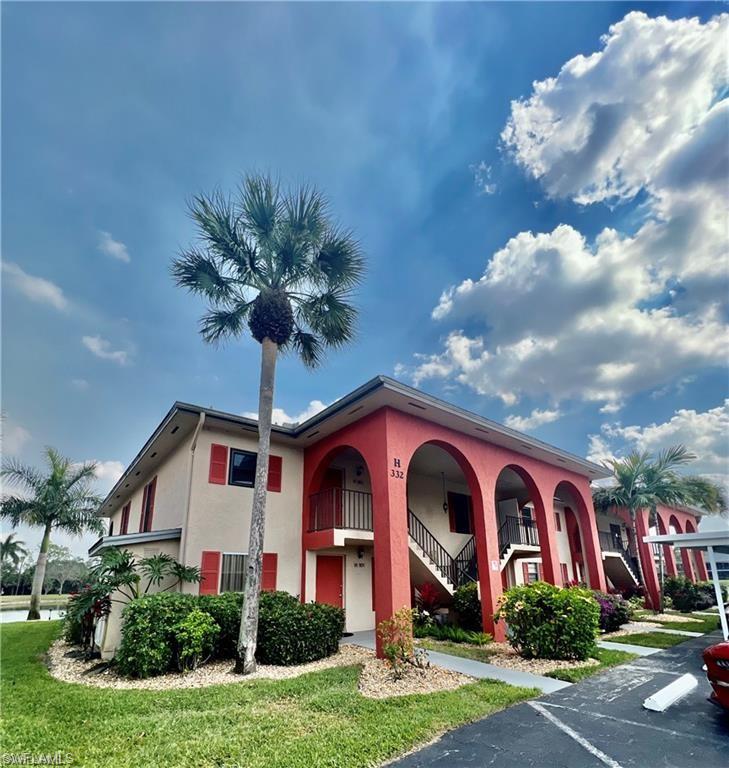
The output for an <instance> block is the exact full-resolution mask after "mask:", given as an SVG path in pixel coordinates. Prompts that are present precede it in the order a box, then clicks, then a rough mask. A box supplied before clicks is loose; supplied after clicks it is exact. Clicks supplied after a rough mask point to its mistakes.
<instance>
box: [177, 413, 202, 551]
mask: <svg viewBox="0 0 729 768" xmlns="http://www.w3.org/2000/svg"><path fill="white" fill-rule="evenodd" d="M204 424H205V411H202V412H201V413H200V417H199V418H198V420H197V426H196V427H195V432H194V433H193V435H192V443H190V461H189V463H188V470H187V498H186V500H185V520H184V522H183V525H182V540H181V541H180V562H181V563H182V564H183V565H187V528H188V526H189V524H190V506H191V505H190V502H191V498H192V470H193V467H194V465H195V448H196V447H197V438H198V435H199V434H200V431H201V430H202V428H203V425H204Z"/></svg>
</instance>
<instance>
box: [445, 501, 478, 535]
mask: <svg viewBox="0 0 729 768" xmlns="http://www.w3.org/2000/svg"><path fill="white" fill-rule="evenodd" d="M448 517H449V519H450V524H451V532H452V533H473V521H472V517H473V515H472V511H471V497H470V496H467V495H466V494H465V493H449V494H448Z"/></svg>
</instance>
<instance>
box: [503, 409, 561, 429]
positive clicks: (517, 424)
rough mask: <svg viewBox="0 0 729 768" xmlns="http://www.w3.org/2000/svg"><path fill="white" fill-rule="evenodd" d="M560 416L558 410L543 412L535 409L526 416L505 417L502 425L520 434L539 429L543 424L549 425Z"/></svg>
mask: <svg viewBox="0 0 729 768" xmlns="http://www.w3.org/2000/svg"><path fill="white" fill-rule="evenodd" d="M560 416H562V414H561V412H560V411H559V410H543V411H540V410H539V409H538V408H535V409H534V410H533V411H532V412H531V413H530V414H529V415H528V416H507V417H506V419H504V424H506V426H507V427H511V428H512V429H518V430H519V431H520V432H529V431H530V430H532V429H536V428H537V427H541V426H542V425H543V424H550V423H551V422H553V421H557V419H559V418H560Z"/></svg>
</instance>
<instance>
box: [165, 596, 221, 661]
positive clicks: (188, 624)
mask: <svg viewBox="0 0 729 768" xmlns="http://www.w3.org/2000/svg"><path fill="white" fill-rule="evenodd" d="M174 631H175V644H176V650H177V654H176V655H177V667H178V669H179V670H180V671H181V672H187V671H190V670H193V669H197V666H198V664H199V663H200V662H201V661H202V662H205V661H207V659H208V658H210V656H211V655H212V653H213V651H214V650H215V641H216V639H217V637H218V635H219V634H220V627H219V626H218V625H217V623H216V622H215V619H213V617H212V616H211V615H210V614H209V613H205V611H201V610H200V609H199V608H193V609H192V610H191V611H190V613H188V614H187V616H185V618H184V619H182V620H181V621H180V622H179V623H178V624H176V625H175V630H174Z"/></svg>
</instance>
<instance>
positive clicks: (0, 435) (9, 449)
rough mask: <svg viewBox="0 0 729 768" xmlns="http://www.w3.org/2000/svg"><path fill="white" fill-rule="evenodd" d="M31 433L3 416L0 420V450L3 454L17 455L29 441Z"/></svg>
mask: <svg viewBox="0 0 729 768" xmlns="http://www.w3.org/2000/svg"><path fill="white" fill-rule="evenodd" d="M31 437H32V435H31V434H30V432H29V431H28V430H27V429H25V427H21V426H20V424H14V423H13V422H11V421H9V420H8V419H7V418H5V417H3V419H2V421H1V422H0V451H1V452H2V454H3V456H17V455H18V454H19V453H20V452H21V451H22V450H23V448H25V446H26V445H27V444H28V443H29V442H30V440H31Z"/></svg>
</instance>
